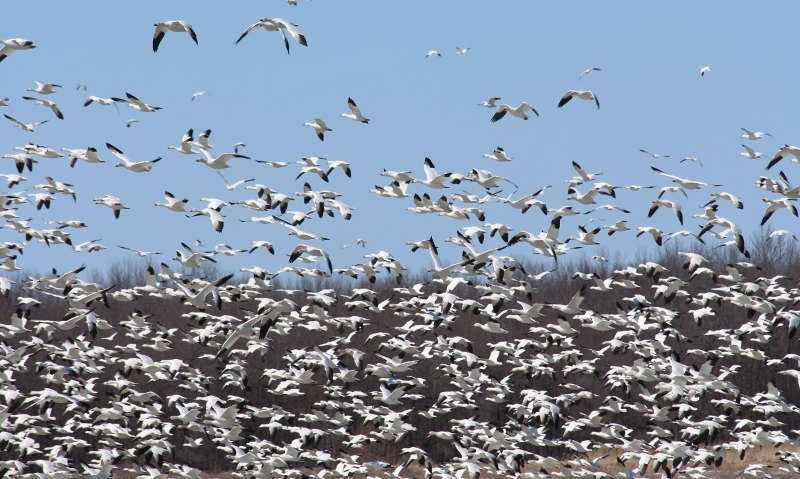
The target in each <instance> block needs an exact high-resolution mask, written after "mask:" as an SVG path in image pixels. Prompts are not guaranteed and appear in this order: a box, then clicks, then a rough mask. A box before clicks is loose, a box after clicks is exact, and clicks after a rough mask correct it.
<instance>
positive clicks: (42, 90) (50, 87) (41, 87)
mask: <svg viewBox="0 0 800 479" xmlns="http://www.w3.org/2000/svg"><path fill="white" fill-rule="evenodd" d="M34 83H36V88H26V89H25V91H32V92H34V93H38V94H40V95H50V94H52V93H55V92H56V91H55V90H54V88H61V85H59V84H57V83H45V82H40V81H36V82H34Z"/></svg>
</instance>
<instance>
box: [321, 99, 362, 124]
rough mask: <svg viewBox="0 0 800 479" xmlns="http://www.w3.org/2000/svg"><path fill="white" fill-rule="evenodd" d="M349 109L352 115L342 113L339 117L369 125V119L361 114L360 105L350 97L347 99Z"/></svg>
mask: <svg viewBox="0 0 800 479" xmlns="http://www.w3.org/2000/svg"><path fill="white" fill-rule="evenodd" d="M347 107H348V108H350V111H351V112H352V113H342V114H341V115H339V116H341V117H342V118H349V119H351V120H354V121H358V122H361V123H369V118H364V116H363V115H362V114H361V110H359V109H358V105H356V102H354V101H353V99H352V98H350V97H347ZM315 130H316V128H315Z"/></svg>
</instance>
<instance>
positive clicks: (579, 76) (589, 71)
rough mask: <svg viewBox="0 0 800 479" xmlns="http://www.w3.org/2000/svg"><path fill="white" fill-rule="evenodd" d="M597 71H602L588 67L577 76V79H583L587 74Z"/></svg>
mask: <svg viewBox="0 0 800 479" xmlns="http://www.w3.org/2000/svg"><path fill="white" fill-rule="evenodd" d="M599 71H603V70H602V69H601V68H598V67H589V68H587V69H586V70H584V71H582V72H581V74H580V75H578V78H583V77H585V76H586V75H588V74H590V73H592V72H599Z"/></svg>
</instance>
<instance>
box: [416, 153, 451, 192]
mask: <svg viewBox="0 0 800 479" xmlns="http://www.w3.org/2000/svg"><path fill="white" fill-rule="evenodd" d="M422 168H423V169H424V170H425V179H424V180H421V179H418V178H411V183H419V184H421V185H425V186H427V187H428V188H433V189H435V190H439V189H442V188H449V186H447V185H445V184H444V182H445V181H447V179H448V178H449V177H450V173H445V174H443V175H440V174H439V173H438V172H437V171H436V167H435V166H433V162H432V161H431V159H430V158H427V157H426V158H425V162H424V163H423V166H422Z"/></svg>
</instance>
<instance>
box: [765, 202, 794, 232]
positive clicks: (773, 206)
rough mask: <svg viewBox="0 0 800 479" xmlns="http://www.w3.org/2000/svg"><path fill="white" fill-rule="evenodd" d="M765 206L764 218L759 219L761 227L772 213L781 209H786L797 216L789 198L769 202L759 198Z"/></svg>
mask: <svg viewBox="0 0 800 479" xmlns="http://www.w3.org/2000/svg"><path fill="white" fill-rule="evenodd" d="M761 199H762V201H764V203H766V204H767V209H766V210H765V211H764V216H763V217H762V218H761V226H764V223H766V222H767V220H768V219H769V218H770V217H771V216H772V214H773V213H775V212H776V211H778V210H779V209H781V208H786V209H787V210H789V211H790V212H791V213H792V214H793V215H795V216H797V207H796V206H795V205H793V204H792V203H791V202H790V200H789V198H781V199H779V200H770V199H769V198H761Z"/></svg>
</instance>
